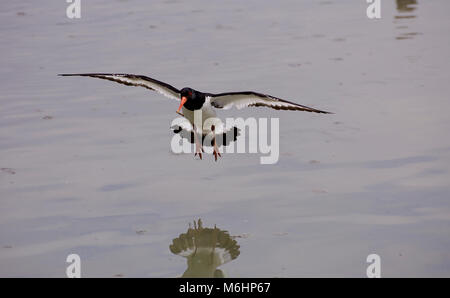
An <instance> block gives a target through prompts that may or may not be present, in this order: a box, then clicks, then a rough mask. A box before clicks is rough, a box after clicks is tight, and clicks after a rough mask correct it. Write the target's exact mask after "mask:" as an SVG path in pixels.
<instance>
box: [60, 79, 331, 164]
mask: <svg viewBox="0 0 450 298" xmlns="http://www.w3.org/2000/svg"><path fill="white" fill-rule="evenodd" d="M59 75H60V76H82V77H92V78H99V79H104V80H110V81H114V82H117V83H120V84H124V85H127V86H140V87H144V88H147V89H150V90H153V91H156V92H158V93H160V94H162V95H164V96H167V97H169V98H173V99H175V100H178V101H180V105H179V107H178V110H177V111H176V112H177V113H178V114H180V115H182V116H184V117H185V118H186V119H187V120H188V121H189V122H190V123H191V125H192V127H193V132H194V139H195V144H196V153H195V155H197V154H198V155H199V157H200V159H202V152H204V150H203V147H202V145H201V143H200V141H199V138H198V135H197V133H198V132H201V133H203V135H205V134H209V133H211V132H212V133H213V147H214V149H213V154H214V159H215V160H216V161H217V156H221V154H220V152H219V150H218V147H217V144H216V135H215V126H214V125H211V126H209V127H208V128H203V127H202V128H201V130H200V131H199V130H198V129H199V128H198V127H196V125H195V120H194V114H195V113H196V112H200V111H201V118H202V119H203V120H206V119H209V118H215V117H216V112H215V110H214V108H216V109H229V108H231V107H233V106H235V107H236V108H238V109H241V108H244V107H269V108H272V109H276V110H293V111H306V112H314V113H322V114H331V113H330V112H326V111H322V110H317V109H313V108H310V107H307V106H303V105H299V104H297V103H294V102H290V101H287V100H284V99H281V98H278V97H275V96H272V95H268V94H263V93H259V92H254V91H241V92H225V93H217V94H214V93H207V92H200V91H197V90H194V89H192V88H189V87H185V88H183V89H181V90H179V89H177V88H175V87H174V86H172V85H169V84H167V83H164V82H161V81H158V80H155V79H152V78H150V77H147V76H143V75H134V74H111V73H81V74H59ZM181 111H183V113H181Z"/></svg>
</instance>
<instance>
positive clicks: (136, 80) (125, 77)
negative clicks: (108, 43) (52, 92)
mask: <svg viewBox="0 0 450 298" xmlns="http://www.w3.org/2000/svg"><path fill="white" fill-rule="evenodd" d="M59 75H60V76H66V77H69V76H80V77H91V78H98V79H104V80H109V81H114V82H117V83H120V84H124V85H127V86H140V87H144V88H147V89H150V90H154V91H156V92H158V93H160V94H162V95H164V96H166V97H169V98H173V99H176V100H180V90H178V89H177V88H175V87H173V86H172V85H169V84H167V83H164V82H161V81H158V80H155V79H152V78H149V77H146V76H142V75H134V74H112V73H79V74H76V73H73V74H59Z"/></svg>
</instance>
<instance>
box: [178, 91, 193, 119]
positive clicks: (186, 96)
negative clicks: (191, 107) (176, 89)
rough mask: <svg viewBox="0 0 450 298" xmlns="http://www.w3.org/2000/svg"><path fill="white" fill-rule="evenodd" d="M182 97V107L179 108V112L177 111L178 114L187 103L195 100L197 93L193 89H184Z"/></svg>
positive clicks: (181, 93)
mask: <svg viewBox="0 0 450 298" xmlns="http://www.w3.org/2000/svg"><path fill="white" fill-rule="evenodd" d="M180 96H181V98H180V100H181V102H180V106H179V107H178V110H177V113H178V114H180V111H181V108H182V107H183V106H184V104H185V103H186V102H187V101H193V100H195V91H194V90H192V89H191V88H183V89H181V92H180Z"/></svg>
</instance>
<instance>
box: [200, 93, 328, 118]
mask: <svg viewBox="0 0 450 298" xmlns="http://www.w3.org/2000/svg"><path fill="white" fill-rule="evenodd" d="M207 96H209V97H210V101H211V105H212V106H213V107H215V108H218V109H229V108H231V107H232V106H235V107H236V108H238V109H242V108H244V107H269V108H272V109H276V110H296V111H306V112H314V113H323V114H331V113H330V112H326V111H321V110H317V109H313V108H310V107H307V106H302V105H299V104H296V103H294V102H290V101H287V100H284V99H281V98H278V97H275V96H271V95H267V94H262V93H258V92H254V91H242V92H226V93H219V94H212V93H209V94H207Z"/></svg>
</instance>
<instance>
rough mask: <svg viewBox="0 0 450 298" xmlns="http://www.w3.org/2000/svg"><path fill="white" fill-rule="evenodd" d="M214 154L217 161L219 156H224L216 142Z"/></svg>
mask: <svg viewBox="0 0 450 298" xmlns="http://www.w3.org/2000/svg"><path fill="white" fill-rule="evenodd" d="M213 154H214V161H217V156H220V157H222V155H221V154H220V151H219V148H217V146H216V145H215V144H214V151H213Z"/></svg>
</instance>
